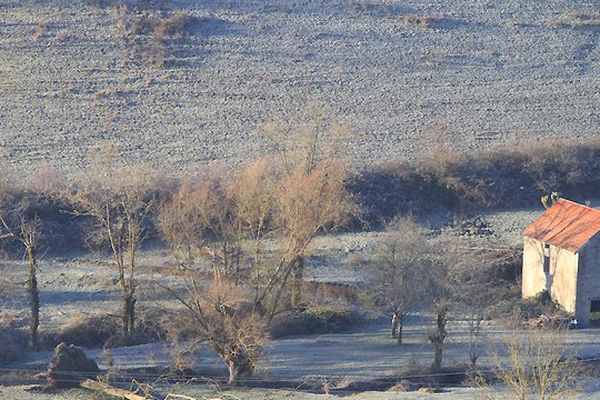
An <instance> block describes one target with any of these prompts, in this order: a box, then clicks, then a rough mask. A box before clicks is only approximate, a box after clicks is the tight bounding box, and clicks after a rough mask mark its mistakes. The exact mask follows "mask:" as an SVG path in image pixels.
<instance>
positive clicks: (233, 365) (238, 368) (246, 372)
mask: <svg viewBox="0 0 600 400" xmlns="http://www.w3.org/2000/svg"><path fill="white" fill-rule="evenodd" d="M227 366H228V367H229V384H230V385H237V384H238V383H239V380H240V378H244V377H246V378H247V377H250V376H252V374H253V373H254V366H253V365H252V363H251V362H250V360H248V358H246V356H244V355H241V354H240V355H235V356H232V357H230V358H229V360H228V361H227Z"/></svg>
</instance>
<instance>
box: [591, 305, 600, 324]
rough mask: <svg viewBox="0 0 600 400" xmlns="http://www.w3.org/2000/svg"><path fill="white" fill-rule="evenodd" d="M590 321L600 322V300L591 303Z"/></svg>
mask: <svg viewBox="0 0 600 400" xmlns="http://www.w3.org/2000/svg"><path fill="white" fill-rule="evenodd" d="M590 321H595V322H597V321H600V300H592V301H591V302H590Z"/></svg>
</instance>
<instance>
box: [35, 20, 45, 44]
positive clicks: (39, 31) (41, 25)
mask: <svg viewBox="0 0 600 400" xmlns="http://www.w3.org/2000/svg"><path fill="white" fill-rule="evenodd" d="M47 27H48V20H46V19H40V20H39V21H37V22H36V23H35V28H34V30H33V34H32V39H33V40H34V41H36V42H37V41H38V40H40V39H41V38H42V37H44V34H45V33H46V28H47Z"/></svg>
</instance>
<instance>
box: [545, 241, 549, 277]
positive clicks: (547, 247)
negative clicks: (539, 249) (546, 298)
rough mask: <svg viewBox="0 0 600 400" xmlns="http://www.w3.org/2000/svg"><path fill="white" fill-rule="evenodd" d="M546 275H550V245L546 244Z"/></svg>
mask: <svg viewBox="0 0 600 400" xmlns="http://www.w3.org/2000/svg"><path fill="white" fill-rule="evenodd" d="M544 273H546V274H549V273H550V245H549V244H548V243H544Z"/></svg>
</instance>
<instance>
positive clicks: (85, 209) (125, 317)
mask: <svg viewBox="0 0 600 400" xmlns="http://www.w3.org/2000/svg"><path fill="white" fill-rule="evenodd" d="M156 181H157V175H156V173H155V172H154V171H153V170H152V169H151V168H149V167H148V166H146V165H143V164H128V163H125V162H124V161H122V160H118V159H116V158H114V157H106V158H100V159H94V160H92V163H91V167H90V168H89V169H87V170H86V171H82V172H81V173H80V174H78V175H76V176H75V177H74V185H73V187H72V188H70V189H69V190H68V191H67V193H66V196H67V199H68V200H69V201H70V202H71V203H72V205H73V207H74V209H75V212H74V214H75V215H77V216H85V217H90V218H92V219H93V220H94V221H95V222H96V224H95V230H94V232H95V233H96V237H95V238H96V239H97V240H98V242H100V243H103V244H107V245H108V248H109V249H110V251H111V253H112V256H113V265H114V268H115V271H116V272H117V279H118V283H119V288H120V291H121V311H120V317H121V321H122V334H123V336H124V337H129V336H130V335H131V333H132V332H133V329H134V327H135V305H136V301H137V298H136V288H137V281H136V266H137V256H138V251H139V248H140V245H141V244H142V242H143V240H144V238H145V237H146V232H147V229H148V223H149V221H150V219H151V212H152V210H153V208H154V206H155V204H156V195H157V194H156V192H155V191H156V188H157V184H156Z"/></svg>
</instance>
